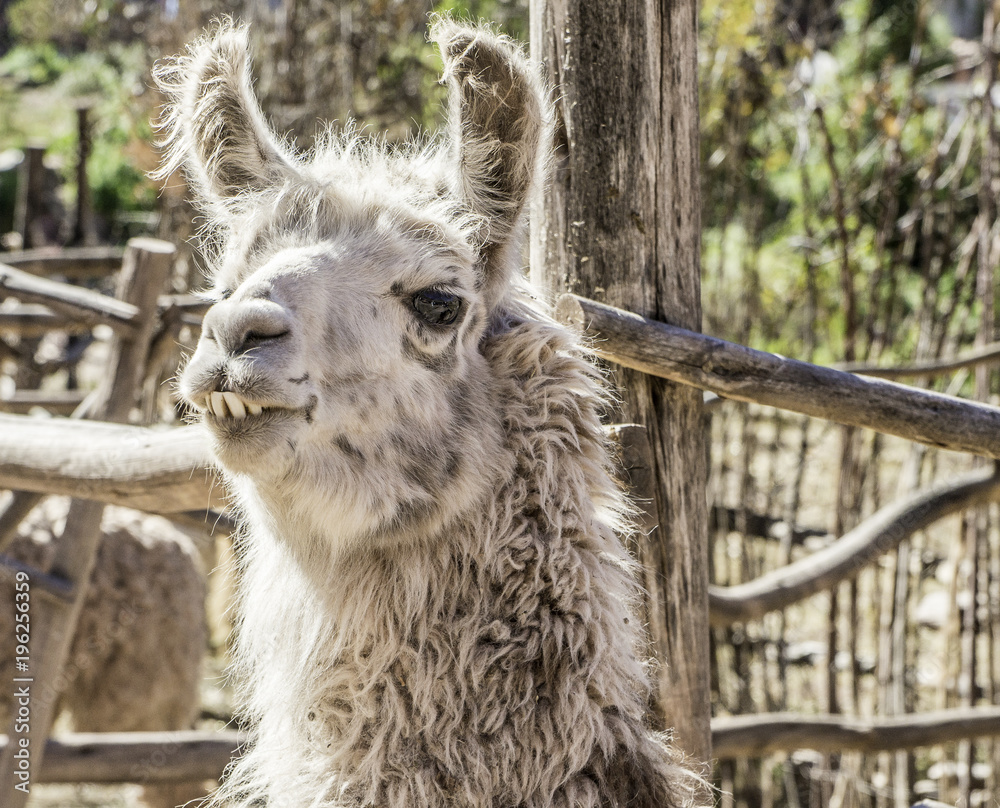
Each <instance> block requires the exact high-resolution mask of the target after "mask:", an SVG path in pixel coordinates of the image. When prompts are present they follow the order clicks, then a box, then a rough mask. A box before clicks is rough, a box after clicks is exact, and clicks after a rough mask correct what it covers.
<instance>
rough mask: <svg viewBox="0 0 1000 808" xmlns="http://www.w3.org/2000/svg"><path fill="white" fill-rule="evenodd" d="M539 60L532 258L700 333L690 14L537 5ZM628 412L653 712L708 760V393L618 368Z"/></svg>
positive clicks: (559, 284) (574, 283)
mask: <svg viewBox="0 0 1000 808" xmlns="http://www.w3.org/2000/svg"><path fill="white" fill-rule="evenodd" d="M531 16H532V21H531V40H532V52H533V55H534V57H535V58H536V59H537V60H538V61H540V62H542V63H543V64H544V65H545V69H546V72H547V74H548V80H549V82H550V84H551V86H552V87H553V88H554V96H555V98H556V99H557V103H556V134H555V145H556V158H555V166H554V169H555V171H554V176H553V179H552V181H551V183H550V184H549V186H548V187H547V188H546V189H545V190H544V192H543V194H542V195H541V196H540V198H538V199H536V201H535V204H534V206H533V209H532V240H531V264H532V275H533V279H534V280H535V282H536V283H538V284H540V285H541V286H542V287H543V288H546V290H547V291H548V293H549V294H550V295H551V296H553V299H554V296H555V295H557V294H558V293H560V292H574V293H576V294H580V295H586V296H589V297H593V298H594V299H596V300H599V301H602V302H607V303H610V304H612V305H616V306H620V307H622V308H626V309H629V310H631V311H634V312H637V313H639V314H642V315H644V316H646V317H651V318H655V319H658V320H663V321H665V322H668V323H671V324H674V325H678V326H682V327H684V328H688V329H692V330H698V329H700V326H701V303H700V297H701V288H700V269H699V253H700V237H699V230H700V196H699V179H698V161H699V157H698V105H697V54H696V42H697V38H696V35H697V5H696V3H695V2H694V0H676V2H671V3H667V2H656V1H655V0H645V1H644V2H626V1H625V0H613V1H610V2H604V3H594V2H589V1H588V0H533V2H532V6H531ZM617 380H618V382H619V384H620V386H621V389H622V398H623V409H624V413H622V414H623V416H624V418H625V419H626V420H629V421H633V422H636V423H639V424H642V425H644V426H645V427H646V428H647V430H648V435H649V441H650V445H651V446H652V450H653V462H654V474H655V479H656V487H657V500H656V503H655V513H656V521H657V522H658V525H659V527H658V529H657V531H656V532H654V533H653V534H652V536H650V537H649V540H648V541H646V542H644V543H643V545H642V546H641V547H640V556H641V561H642V562H643V564H645V565H646V566H647V568H649V569H650V573H649V574H647V576H646V577H647V580H651V581H658V582H659V584H660V587H659V589H660V591H659V592H657V593H655V594H654V597H653V598H652V599H651V602H652V603H657V602H658V603H659V604H661V605H660V606H659V607H658V609H657V611H658V612H659V613H658V614H657V615H656V619H655V620H652V621H651V625H650V633H651V635H652V641H653V645H654V650H655V653H656V654H657V656H658V657H659V658H660V659H661V661H663V662H664V663H665V664H664V665H663V666H662V667H661V670H660V672H659V679H658V682H657V692H656V707H657V709H658V711H660V712H661V713H662V716H663V720H664V721H665V723H666V724H667V725H668V726H673V727H675V729H676V739H677V741H678V743H679V744H680V745H681V746H682V747H683V748H684V749H685V751H687V752H688V753H689V754H691V755H692V756H694V757H696V758H699V759H702V760H708V758H709V755H710V744H711V738H710V731H709V715H710V703H709V664H708V637H709V628H708V594H707V587H708V564H707V512H706V511H707V509H706V502H705V486H706V457H705V451H706V450H705V436H704V429H703V422H702V403H701V400H702V399H701V394H700V393H699V392H698V391H696V390H693V389H691V388H686V387H683V386H680V385H676V384H673V383H670V382H667V381H664V380H660V379H653V378H650V377H647V376H645V375H643V374H640V373H636V372H635V371H624V370H623V371H621V372H620V373H619V374H618V376H617Z"/></svg>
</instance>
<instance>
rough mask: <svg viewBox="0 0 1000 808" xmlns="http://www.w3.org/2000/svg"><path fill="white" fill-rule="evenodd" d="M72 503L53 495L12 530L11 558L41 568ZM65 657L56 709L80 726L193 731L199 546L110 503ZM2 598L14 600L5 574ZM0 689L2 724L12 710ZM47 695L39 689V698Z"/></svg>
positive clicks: (2, 652)
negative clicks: (69, 646) (66, 656)
mask: <svg viewBox="0 0 1000 808" xmlns="http://www.w3.org/2000/svg"><path fill="white" fill-rule="evenodd" d="M68 506H69V501H68V500H66V499H64V498H59V497H50V498H48V499H46V500H45V501H44V502H43V503H42V504H41V505H39V506H38V507H37V508H35V509H34V510H33V511H32V512H31V514H29V516H28V518H27V519H26V520H25V521H24V522H23V523H22V525H21V527H20V528H19V532H18V537H17V538H16V539H15V541H14V543H13V544H12V546H11V548H10V550H9V555H10V556H11V557H12V558H15V559H17V560H18V561H20V562H22V563H24V564H28V565H30V566H31V567H33V568H34V569H38V570H41V571H48V570H49V568H50V566H51V563H52V556H53V553H54V551H55V543H54V537H56V536H59V535H60V534H61V533H62V530H63V526H64V525H65V522H66V512H67V510H68ZM101 531H102V539H101V544H100V548H99V549H98V554H97V559H96V561H95V562H94V570H93V572H92V573H91V577H90V583H89V585H88V588H87V597H86V599H85V600H84V604H83V608H82V611H81V613H80V620H79V623H78V625H77V630H76V634H75V635H74V637H73V644H72V646H71V648H70V655H69V659H68V661H67V663H66V666H65V668H64V669H63V671H62V673H61V674H60V676H59V678H58V680H57V681H56V689H57V690H58V698H59V699H60V707H61V708H62V709H63V710H65V711H67V712H69V714H70V717H71V719H72V725H73V728H74V729H75V730H76V731H78V732H135V731H145V730H179V729H190V728H191V727H192V726H193V725H194V721H195V719H196V718H197V717H198V710H199V705H200V704H201V693H200V684H201V680H202V667H201V666H202V659H203V657H204V654H205V649H206V642H207V636H206V626H205V573H204V570H203V568H202V562H201V558H200V556H199V554H198V551H197V548H196V546H195V544H194V542H193V541H192V539H191V538H189V537H188V536H187V535H186V534H185V533H183V532H182V531H180V530H178V529H177V528H175V527H174V526H173V525H172V524H171V523H170V522H168V521H167V520H166V519H163V518H162V517H158V516H150V515H147V514H141V513H138V512H137V511H132V510H128V509H126V508H115V507H107V508H105V511H104V518H103V520H102V523H101ZM0 589H2V594H0V602H4V603H13V602H14V587H13V582H12V581H4V582H3V586H2V587H0ZM14 661H15V659H14V631H13V612H12V611H9V610H6V609H5V610H3V613H0V680H3V681H5V682H10V681H12V680H13V678H14V677H15V676H17V673H15V671H14ZM12 692H13V691H12V690H11V689H10V688H3V689H0V721H3V726H6V725H7V721H8V720H9V717H10V715H11V706H12V704H11V693H12ZM53 695H54V694H52V693H46V692H39V693H38V694H37V697H38V698H51V697H52V696H53ZM205 793H206V789H205V788H204V787H203V786H202V785H201V784H195V783H186V784H181V785H178V786H157V787H150V788H147V789H146V790H145V795H144V797H145V802H146V804H147V805H150V806H156V808H168V807H170V806H175V805H177V804H178V803H180V802H184V801H186V800H189V799H192V798H194V797H200V796H204V795H205Z"/></svg>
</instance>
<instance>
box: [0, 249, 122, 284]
mask: <svg viewBox="0 0 1000 808" xmlns="http://www.w3.org/2000/svg"><path fill="white" fill-rule="evenodd" d="M124 255H125V250H124V249H123V248H121V247H70V248H62V247H42V248H39V249H37V250H23V251H21V252H12V253H4V256H3V259H4V263H6V264H7V265H8V266H12V267H16V268H17V269H20V270H23V271H24V272H30V273H31V274H32V275H42V276H47V275H61V276H63V277H64V278H73V279H77V278H94V277H101V276H104V275H111V274H113V273H115V272H117V271H118V269H119V268H120V267H121V265H122V258H123V257H124Z"/></svg>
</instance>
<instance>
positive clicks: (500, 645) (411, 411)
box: [158, 19, 701, 808]
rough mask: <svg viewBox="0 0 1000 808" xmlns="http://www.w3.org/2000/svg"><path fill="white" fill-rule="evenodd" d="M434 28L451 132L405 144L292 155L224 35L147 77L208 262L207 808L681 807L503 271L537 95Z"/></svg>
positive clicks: (591, 428) (531, 176) (539, 168)
mask: <svg viewBox="0 0 1000 808" xmlns="http://www.w3.org/2000/svg"><path fill="white" fill-rule="evenodd" d="M432 34H433V39H434V40H435V41H436V42H437V43H438V45H439V47H440V48H441V52H442V56H443V58H444V64H445V74H444V78H445V82H446V83H447V85H448V90H449V109H450V122H449V127H448V131H447V134H446V136H444V137H442V138H441V139H439V140H437V141H435V142H433V143H430V144H423V145H414V146H413V147H412V148H410V149H405V148H401V149H393V150H391V151H390V150H388V149H386V148H384V146H381V145H379V144H378V143H372V142H365V141H362V140H360V139H358V138H357V137H354V136H353V135H347V136H344V137H343V138H338V137H335V136H333V135H330V136H328V137H327V138H326V140H325V141H324V142H323V143H321V144H320V145H319V146H318V147H317V149H316V150H315V151H314V152H312V153H311V154H309V155H305V156H301V155H297V154H295V153H293V151H292V150H291V149H290V148H289V147H287V146H286V145H285V144H283V143H282V142H281V141H280V140H279V139H278V138H277V137H275V135H274V134H273V133H272V132H271V130H270V128H269V127H268V125H267V124H266V122H265V120H264V118H263V114H262V113H261V110H260V108H259V106H258V104H257V101H256V99H255V98H254V96H253V94H252V91H251V82H250V71H249V66H248V65H249V62H248V55H247V52H248V46H247V32H246V30H245V29H244V28H241V27H236V26H233V25H232V24H231V23H223V24H220V25H219V26H218V27H217V28H216V29H215V30H214V31H212V32H211V33H210V34H209V35H208V36H207V37H206V38H204V39H203V40H201V41H200V42H198V43H196V44H195V45H193V46H192V47H191V49H190V51H189V53H188V54H187V55H186V56H183V57H180V58H178V59H176V60H174V61H173V62H171V63H168V64H166V65H164V66H163V67H162V68H161V69H160V70H159V72H158V80H159V82H160V86H161V87H162V88H163V89H164V90H165V92H166V93H167V95H168V96H169V97H170V99H171V103H170V106H169V107H168V111H167V116H166V119H165V125H164V128H165V133H166V140H165V143H166V148H167V159H166V162H165V166H164V169H163V173H164V174H169V173H170V172H171V171H173V170H174V169H176V168H178V167H180V166H183V167H184V168H185V170H186V171H187V175H188V177H189V179H190V182H191V186H192V188H193V190H194V191H195V193H196V195H197V197H198V201H199V203H200V205H201V207H202V208H203V210H204V211H205V212H206V215H207V220H208V232H207V234H206V235H207V238H208V241H209V243H210V244H211V246H212V248H213V251H214V252H213V261H212V267H211V271H212V284H213V291H212V294H213V295H214V298H215V299H216V300H217V303H216V304H215V305H214V306H213V307H212V308H211V309H210V310H209V312H208V313H207V315H206V318H205V327H204V328H203V331H202V335H201V339H200V341H199V344H198V348H197V350H196V352H195V354H194V355H193V357H192V358H191V360H190V363H189V364H188V366H187V368H186V369H185V371H184V372H183V374H182V378H181V392H182V394H183V396H184V397H185V398H186V399H187V401H188V402H189V404H190V405H191V406H192V407H193V408H194V409H195V410H197V411H199V412H200V413H201V414H202V417H203V419H204V421H205V422H206V424H207V426H208V428H209V430H210V432H211V433H212V435H213V440H214V441H215V449H216V456H217V458H218V461H219V465H220V467H221V468H222V471H223V474H224V477H225V478H226V479H227V481H228V483H229V485H230V487H231V489H232V491H233V493H234V495H235V499H236V502H237V505H238V507H239V508H240V510H241V512H242V514H243V518H242V522H243V536H242V539H241V542H240V571H241V574H240V592H239V604H238V614H239V616H240V625H239V629H238V640H237V646H236V652H235V657H236V659H235V670H236V674H237V677H238V680H239V682H240V686H241V693H242V699H243V701H242V704H243V707H242V709H243V714H244V718H245V721H246V723H247V725H248V727H249V731H250V735H251V744H250V746H249V749H248V750H247V752H246V754H245V755H244V757H243V758H242V759H241V760H240V761H239V762H238V763H237V764H236V765H235V766H234V767H233V769H232V771H231V772H230V773H229V775H228V777H227V779H226V782H225V783H224V785H223V787H222V788H221V790H220V793H219V795H218V797H217V804H219V805H236V806H247V807H249V806H251V805H261V804H267V805H268V806H272V808H281V807H282V806H296V807H297V806H306V805H308V806H346V805H352V806H366V807H367V806H371V807H372V808H375V806H378V808H413V806H426V807H427V808H438V807H439V806H440V808H444V807H445V806H448V807H449V808H462V807H464V806H468V807H469V808H472V807H473V806H477V807H478V806H482V807H483V808H487V806H489V807H490V808H498V807H499V806H505V805H510V806H523V808H555V807H557V806H558V808H562V807H563V806H565V808H570V806H595V807H596V806H608V807H609V808H610V807H611V806H615V807H619V806H620V808H624V806H626V805H628V806H630V808H654V806H656V808H673V807H676V806H683V805H689V804H692V801H693V800H695V799H696V798H697V797H698V793H699V789H700V787H701V781H700V780H699V778H697V777H696V776H695V775H693V774H692V773H691V772H690V771H689V770H688V769H687V768H686V765H685V763H684V760H683V755H681V753H680V752H679V751H678V750H677V749H676V748H675V747H674V746H672V745H671V744H670V742H669V741H668V740H667V739H665V738H664V737H662V736H659V735H656V734H654V733H652V732H650V731H649V730H648V728H647V726H646V724H645V709H646V701H647V698H648V694H649V682H648V674H647V671H646V669H645V665H644V662H643V658H644V651H643V647H644V646H643V643H644V639H643V637H642V635H641V632H640V630H639V629H638V628H637V627H638V625H639V621H638V620H636V619H634V617H633V615H632V612H631V609H632V607H633V605H634V603H635V601H636V598H637V596H638V592H637V589H636V584H635V575H634V568H633V564H632V562H631V561H630V559H629V558H628V556H627V554H626V552H625V550H624V548H623V544H622V540H621V536H622V535H625V534H627V532H628V530H629V522H628V514H629V513H630V506H629V504H628V502H627V501H626V499H625V497H624V495H623V493H622V488H621V486H620V485H619V484H618V483H617V481H616V479H615V477H614V474H613V471H612V465H613V464H612V460H611V457H612V452H611V450H610V447H609V446H608V445H607V442H606V438H605V436H604V431H603V429H602V426H601V421H600V416H601V414H602V413H603V412H604V411H605V409H606V405H607V401H608V395H607V392H606V390H605V389H604V386H603V380H602V378H601V375H600V373H599V372H598V371H597V370H596V369H595V367H594V365H593V364H592V362H591V361H590V357H589V355H588V354H587V352H586V351H585V350H584V349H583V348H581V346H580V345H579V342H578V339H577V338H576V336H574V335H573V334H571V333H569V332H568V331H566V330H565V329H563V328H562V327H561V326H558V325H557V324H555V323H554V322H553V321H552V320H551V319H550V318H549V317H548V316H547V315H546V313H545V312H544V311H543V310H542V307H541V306H540V305H539V304H537V303H536V302H535V300H534V296H533V294H532V293H531V292H530V290H528V289H527V287H526V285H525V283H524V281H523V279H522V278H521V276H520V272H519V265H518V260H519V258H518V256H519V255H520V245H521V240H522V237H523V231H524V221H523V220H524V211H525V206H526V203H527V200H528V198H529V196H530V194H531V193H532V189H533V188H534V187H536V185H537V184H538V182H540V181H541V177H542V175H543V174H544V170H545V166H546V164H547V162H548V156H549V150H550V146H549V141H550V134H549V129H550V119H551V114H550V110H549V106H548V100H547V99H548V93H547V91H546V90H545V89H544V88H543V87H542V85H541V83H540V81H539V79H538V77H537V75H536V70H535V68H534V67H533V66H532V65H531V64H530V63H529V62H528V60H527V59H526V58H525V57H524V55H523V53H522V51H521V49H520V48H519V47H518V46H517V45H516V44H515V43H513V42H512V41H511V40H509V39H508V38H506V37H503V36H500V35H497V34H495V33H494V32H492V31H490V30H488V29H485V28H481V27H469V26H464V25H460V24H458V23H455V22H452V21H450V20H448V19H439V20H438V21H437V22H436V24H435V25H434V27H433V31H432Z"/></svg>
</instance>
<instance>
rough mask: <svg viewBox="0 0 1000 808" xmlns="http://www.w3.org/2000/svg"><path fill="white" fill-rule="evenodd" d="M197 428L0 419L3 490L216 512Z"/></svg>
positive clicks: (159, 509)
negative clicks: (10, 489)
mask: <svg viewBox="0 0 1000 808" xmlns="http://www.w3.org/2000/svg"><path fill="white" fill-rule="evenodd" d="M208 445H209V441H208V437H207V436H206V435H205V434H204V433H203V432H202V431H201V429H200V428H199V427H193V426H192V427H180V428H177V429H166V430H162V429H161V430H154V429H147V428H143V427H135V426H122V425H118V424H107V423H99V422H95V421H77V420H69V419H58V418H32V417H29V416H23V415H0V488H13V489H22V490H25V491H35V492H38V493H43V494H63V495H68V496H74V497H79V498H82V499H94V500H98V501H100V502H105V503H108V504H112V505H125V506H127V507H130V508H138V509H139V510H144V511H150V512H152V513H176V512H180V511H203V510H205V509H207V508H218V509H221V508H222V507H224V506H225V492H224V491H223V490H222V486H221V485H219V484H218V483H217V482H216V481H215V478H214V474H213V472H211V471H210V469H211V467H212V461H211V457H210V455H209V451H208Z"/></svg>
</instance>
